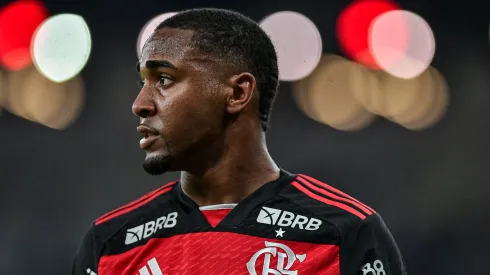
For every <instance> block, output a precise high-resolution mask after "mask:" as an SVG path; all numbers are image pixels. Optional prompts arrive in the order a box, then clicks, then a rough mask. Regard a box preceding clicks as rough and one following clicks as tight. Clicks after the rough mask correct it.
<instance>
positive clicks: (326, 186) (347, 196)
mask: <svg viewBox="0 0 490 275" xmlns="http://www.w3.org/2000/svg"><path fill="white" fill-rule="evenodd" d="M298 176H300V177H302V178H304V179H307V180H308V181H310V182H312V183H314V184H316V185H319V186H321V187H323V188H326V189H328V190H330V191H332V192H335V193H337V194H339V195H342V196H344V197H346V198H348V199H351V200H353V201H355V202H357V203H359V204H362V205H363V206H364V207H366V208H367V209H369V210H370V211H371V212H372V213H376V211H374V209H372V208H371V207H369V206H368V205H365V204H364V203H362V202H360V201H359V200H357V199H355V198H353V197H351V196H349V195H348V194H346V193H344V192H342V191H340V190H339V189H337V188H335V187H333V186H330V185H328V184H326V183H324V182H321V181H319V180H317V179H315V178H312V177H309V176H307V175H302V174H299V175H298Z"/></svg>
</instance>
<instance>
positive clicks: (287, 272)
mask: <svg viewBox="0 0 490 275" xmlns="http://www.w3.org/2000/svg"><path fill="white" fill-rule="evenodd" d="M262 256H263V259H264V263H263V265H262V266H257V260H258V259H259V258H261V257H262ZM272 257H274V258H277V266H276V267H275V268H271V258H272ZM305 258H306V254H301V255H297V254H294V252H293V250H292V249H291V248H289V247H288V246H287V245H285V244H281V243H273V242H267V241H266V242H265V248H262V249H261V250H259V251H257V252H256V253H255V254H254V255H253V256H252V258H250V260H249V261H248V263H247V270H248V273H249V274H250V275H257V268H258V270H260V274H274V275H297V274H298V270H291V268H292V266H293V264H294V263H295V262H296V260H298V261H299V262H300V263H302V262H303V261H304V260H305Z"/></svg>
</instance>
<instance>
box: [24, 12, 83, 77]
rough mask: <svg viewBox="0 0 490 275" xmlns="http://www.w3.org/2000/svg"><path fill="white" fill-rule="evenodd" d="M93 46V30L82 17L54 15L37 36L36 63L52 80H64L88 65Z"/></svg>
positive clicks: (44, 23) (35, 42)
mask: <svg viewBox="0 0 490 275" xmlns="http://www.w3.org/2000/svg"><path fill="white" fill-rule="evenodd" d="M91 48H92V39H91V36H90V30H89V28H88V26H87V23H86V22H85V20H84V19H83V18H82V17H81V16H79V15H75V14H60V15H56V16H52V17H50V18H49V19H47V20H46V21H44V22H43V23H42V24H41V26H40V27H39V29H38V30H37V31H36V33H35V35H34V43H33V56H34V64H35V65H36V67H37V69H38V70H39V71H40V72H41V73H42V74H43V75H44V76H45V77H47V78H48V79H50V80H52V81H54V82H58V83H59V82H64V81H67V80H69V79H71V78H73V77H74V76H76V75H77V74H78V73H80V71H81V70H82V69H83V68H84V67H85V65H86V64H87V61H88V58H89V56H90V51H91Z"/></svg>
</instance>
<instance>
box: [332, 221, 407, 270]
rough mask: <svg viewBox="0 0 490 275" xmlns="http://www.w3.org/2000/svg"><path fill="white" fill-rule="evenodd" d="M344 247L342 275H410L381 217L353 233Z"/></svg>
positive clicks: (360, 224)
mask: <svg viewBox="0 0 490 275" xmlns="http://www.w3.org/2000/svg"><path fill="white" fill-rule="evenodd" d="M349 231H350V232H349V233H347V235H346V236H345V238H344V240H343V241H342V243H341V247H340V270H341V272H340V274H341V275H406V274H407V273H406V270H405V266H404V262H403V257H402V255H401V253H400V250H399V248H398V246H397V244H396V242H395V240H394V239H393V236H392V235H391V233H390V231H389V230H388V228H387V227H386V225H385V223H384V222H383V220H382V218H381V216H379V215H378V214H374V215H372V216H369V217H368V218H366V219H364V220H363V221H361V222H360V223H359V224H358V225H357V226H355V227H354V229H353V230H349Z"/></svg>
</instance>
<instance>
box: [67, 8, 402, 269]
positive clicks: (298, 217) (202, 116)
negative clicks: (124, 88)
mask: <svg viewBox="0 0 490 275" xmlns="http://www.w3.org/2000/svg"><path fill="white" fill-rule="evenodd" d="M292 35H293V34H292ZM138 72H139V73H140V75H141V79H142V84H143V86H142V89H141V91H140V93H139V95H138V97H137V98H136V100H135V102H134V104H133V112H134V113H135V114H136V115H137V116H139V117H140V120H141V124H140V125H139V126H138V131H139V132H141V134H142V135H143V138H142V140H141V141H140V146H141V148H142V149H143V150H144V151H145V152H146V158H145V161H144V165H143V166H144V169H145V170H146V171H147V172H148V173H150V174H154V175H157V174H162V173H165V172H167V171H182V176H181V179H180V180H179V181H176V182H172V183H168V184H166V185H164V186H162V187H161V188H160V189H157V190H155V191H154V192H152V193H150V194H147V195H145V196H143V197H142V198H140V199H138V200H136V201H134V202H132V203H130V204H127V205H126V206H123V207H122V208H119V209H117V210H114V211H112V212H110V213H108V214H106V215H104V216H102V217H101V218H99V219H98V220H97V221H96V222H95V223H94V225H93V226H92V227H91V229H90V231H89V232H88V233H87V235H86V237H85V238H84V240H83V243H82V245H81V247H80V249H79V251H78V255H77V258H76V260H75V263H74V266H73V274H75V275H82V274H92V275H93V274H99V275H121V274H123V275H135V274H138V275H149V274H152V275H160V274H166V275H168V274H199V275H208V274H227V275H230V274H253V275H256V274H261V275H265V274H277V275H278V274H298V275H299V274H305V275H311V274H328V275H337V274H344V275H347V274H349V275H350V274H363V275H366V274H369V275H371V274H372V275H388V274H389V275H398V274H405V270H404V266H403V261H402V257H401V255H400V252H399V250H398V248H397V246H396V244H395V241H394V240H393V238H392V236H391V234H390V232H389V231H388V229H387V228H386V226H385V225H384V223H383V221H382V219H381V218H380V216H379V215H378V214H376V213H375V211H374V210H373V209H371V208H369V207H368V206H366V205H364V204H362V203H361V202H359V201H358V200H356V199H354V198H352V197H350V196H349V195H347V194H345V193H342V192H341V191H339V190H337V189H335V188H333V187H331V186H329V185H327V184H325V183H322V182H320V181H318V180H316V179H313V178H311V177H308V176H305V175H293V174H290V173H288V172H286V171H284V170H282V169H280V168H279V167H278V166H277V165H276V164H275V163H274V161H273V160H272V158H271V156H270V155H269V153H268V151H267V147H266V142H265V131H266V130H267V122H268V120H269V113H270V110H271V106H272V102H273V100H274V98H275V95H276V93H277V86H278V67H277V57H276V54H275V50H274V47H273V45H272V43H271V41H270V39H269V38H268V36H267V35H266V34H265V33H264V32H263V31H262V30H261V28H260V27H259V26H258V25H257V24H256V23H254V22H253V21H252V20H250V19H248V18H246V17H244V16H242V15H240V14H237V13H234V12H230V11H225V10H218V9H194V10H188V11H184V12H181V13H179V14H177V15H175V16H173V17H171V18H169V19H167V20H166V21H164V22H163V23H162V24H161V25H160V26H159V27H158V28H157V29H156V31H155V32H154V33H153V34H152V36H151V37H150V38H149V40H148V41H147V42H146V45H145V47H144V49H143V54H142V57H141V59H140V62H139V63H138Z"/></svg>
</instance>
